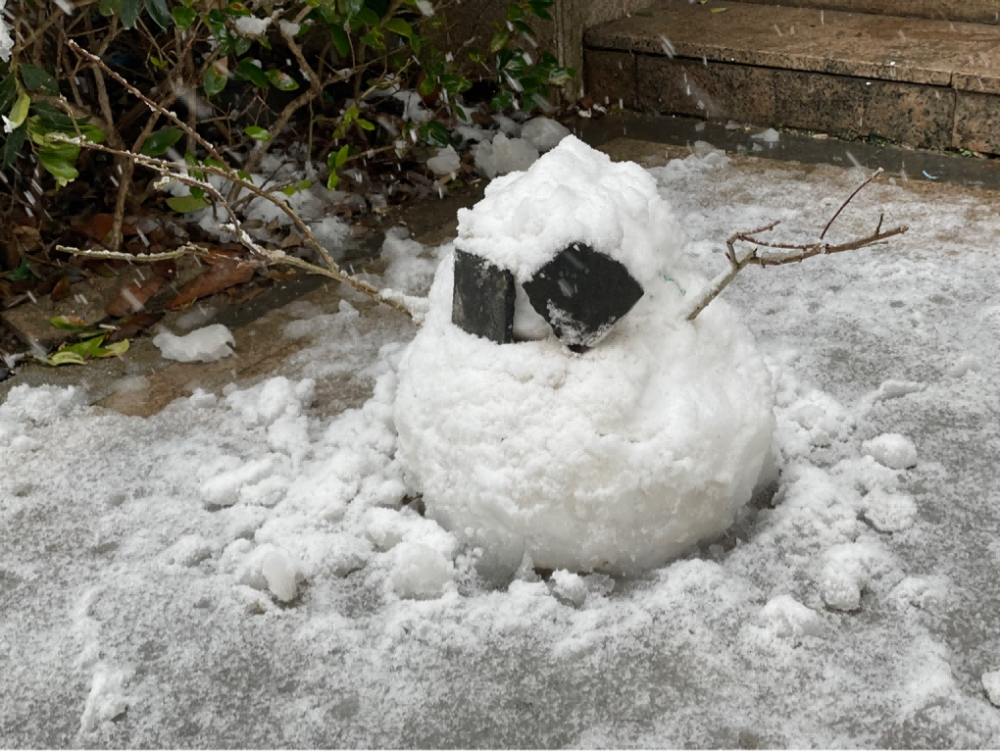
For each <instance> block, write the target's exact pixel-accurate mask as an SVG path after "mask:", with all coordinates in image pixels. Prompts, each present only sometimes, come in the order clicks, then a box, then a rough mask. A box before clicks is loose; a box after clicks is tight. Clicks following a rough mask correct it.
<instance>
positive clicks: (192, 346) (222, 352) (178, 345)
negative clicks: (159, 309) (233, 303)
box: [153, 323, 236, 362]
mask: <svg viewBox="0 0 1000 751" xmlns="http://www.w3.org/2000/svg"><path fill="white" fill-rule="evenodd" d="M153 344H155V345H156V346H157V347H159V348H160V353H161V354H162V355H163V357H164V358H166V359H167V360H177V361H178V362H215V361H216V360H221V359H222V358H223V357H229V356H230V355H231V354H233V346H234V345H235V344H236V340H235V339H234V338H233V334H232V332H231V331H230V330H229V329H228V328H226V327H225V326H223V325H222V324H221V323H213V324H212V325H211V326H205V327H203V328H200V329H195V330H194V331H192V332H191V333H189V334H185V335H184V336H177V335H176V334H171V333H170V332H169V331H162V332H160V333H159V334H157V335H156V336H155V337H153Z"/></svg>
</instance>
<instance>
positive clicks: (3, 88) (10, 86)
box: [0, 73, 18, 112]
mask: <svg viewBox="0 0 1000 751" xmlns="http://www.w3.org/2000/svg"><path fill="white" fill-rule="evenodd" d="M17 96H18V90H17V79H15V78H14V74H13V73H9V74H8V75H7V77H6V78H4V79H3V81H0V112H6V111H7V110H9V109H10V108H11V107H13V106H14V102H15V101H16V100H17Z"/></svg>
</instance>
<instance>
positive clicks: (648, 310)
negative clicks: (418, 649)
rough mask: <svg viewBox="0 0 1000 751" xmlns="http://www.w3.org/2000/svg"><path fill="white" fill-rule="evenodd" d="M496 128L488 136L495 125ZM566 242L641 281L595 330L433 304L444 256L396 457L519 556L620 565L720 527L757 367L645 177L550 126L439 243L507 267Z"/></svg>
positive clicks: (746, 340) (760, 373)
mask: <svg viewBox="0 0 1000 751" xmlns="http://www.w3.org/2000/svg"><path fill="white" fill-rule="evenodd" d="M498 137H499V136H498ZM572 242H583V243H586V244H588V245H591V246H592V247H594V248H595V249H596V250H598V251H601V252H604V253H606V254H607V255H609V256H611V257H612V258H615V259H616V260H619V261H621V262H622V263H624V264H625V266H626V267H627V268H628V269H629V271H630V272H631V273H632V275H633V276H634V277H635V278H636V279H637V280H639V281H640V283H641V284H643V286H644V288H645V291H646V294H645V296H644V298H643V299H642V300H640V302H639V303H638V304H637V305H636V307H635V308H634V309H633V310H632V311H631V313H630V314H629V315H628V316H626V317H625V318H624V319H623V320H622V321H621V322H620V323H619V324H618V326H617V328H616V329H615V330H614V331H613V332H612V333H611V334H610V335H609V336H608V337H607V338H606V339H605V340H604V341H603V342H602V343H601V344H600V345H599V346H598V347H596V348H594V349H593V350H591V351H589V352H588V353H587V354H586V355H584V356H578V355H574V354H572V353H570V352H569V351H568V350H567V349H566V348H565V346H564V345H563V344H562V343H561V342H560V341H558V340H557V339H556V338H555V337H554V336H553V335H551V334H550V335H549V336H548V337H547V338H544V339H539V340H536V341H524V342H520V343H516V344H508V345H503V346H498V345H495V344H493V343H492V342H489V341H487V340H485V339H481V338H478V337H476V336H473V335H470V334H467V333H465V332H464V331H462V330H461V329H459V328H458V327H456V326H454V325H453V324H452V323H451V310H452V262H451V259H446V260H445V261H444V262H443V263H442V264H441V266H440V268H439V270H438V274H437V277H436V279H435V282H434V286H433V287H432V289H431V294H430V300H431V312H430V315H429V317H428V319H427V320H426V322H425V324H424V326H423V327H422V329H421V331H420V332H419V333H418V334H417V337H416V338H415V339H414V341H413V343H412V344H411V346H410V348H409V349H408V350H407V352H406V354H405V356H404V359H403V362H402V364H401V366H400V386H399V392H398V395H397V401H396V425H397V428H398V430H399V446H400V451H399V453H400V456H401V458H402V461H403V463H404V465H405V466H406V469H407V472H408V476H409V477H410V479H411V481H412V483H413V485H414V487H415V488H416V489H417V490H418V491H419V492H421V493H423V496H424V502H425V504H426V506H427V510H428V514H429V515H430V516H431V517H432V518H434V519H436V520H437V521H438V522H440V523H441V524H442V525H443V526H444V527H445V528H447V529H450V530H452V531H453V532H454V533H455V534H456V535H457V536H458V537H459V538H460V539H462V540H464V541H466V542H468V543H469V544H472V545H480V546H482V547H484V548H496V547H497V546H502V547H505V548H508V549H509V550H510V551H511V553H510V555H508V556H506V557H507V558H511V557H515V558H516V557H517V556H516V554H517V551H519V550H522V551H523V553H524V554H526V555H527V556H528V557H529V558H530V560H531V561H532V562H533V563H534V564H535V565H537V566H541V567H544V568H553V569H556V568H565V569H570V570H574V571H593V570H600V571H613V572H622V571H635V570H637V569H642V568H647V567H650V566H656V565H659V564H661V563H663V562H664V561H666V560H669V559H670V558H672V557H674V556H676V555H677V554H678V553H680V552H682V551H683V550H684V549H685V548H688V547H689V546H691V545H692V544H694V543H695V542H697V541H698V540H700V539H702V538H704V537H707V536H710V535H713V534H716V533H718V532H721V531H722V530H723V529H725V528H726V527H727V526H729V525H730V524H731V523H732V521H733V518H734V515H735V513H736V510H737V509H738V508H740V507H741V506H742V505H743V504H745V503H746V502H747V501H748V500H749V499H750V495H751V493H752V491H753V488H754V486H755V484H756V481H757V478H758V476H759V474H760V471H761V468H762V465H763V462H764V458H765V456H766V455H767V452H768V449H769V447H770V442H771V434H772V430H773V424H774V423H773V416H772V405H773V397H772V389H771V380H770V374H769V372H768V371H767V369H766V368H765V366H764V364H763V362H762V360H761V359H760V356H759V355H758V353H757V350H756V347H755V344H754V342H753V338H752V337H751V336H750V334H749V332H748V331H747V330H746V328H745V326H744V325H743V324H742V322H741V321H740V320H739V318H738V317H737V315H736V314H735V312H734V311H732V309H731V308H729V306H728V305H727V304H725V303H724V302H722V303H719V304H713V305H712V306H711V307H710V308H709V309H708V311H707V312H706V315H705V317H704V319H703V320H702V319H699V320H698V322H697V324H696V325H692V324H690V323H688V322H687V321H686V320H684V315H685V311H686V305H687V298H686V296H685V290H688V291H694V290H697V289H698V288H699V287H700V286H702V285H703V284H704V281H703V279H702V278H701V277H699V276H698V275H697V274H695V273H694V272H692V271H691V269H690V267H689V263H688V262H687V261H686V260H685V259H684V257H683V255H682V253H681V247H682V244H683V238H682V234H681V230H680V227H679V226H678V224H677V222H676V220H675V219H674V217H673V214H672V213H671V211H670V207H669V205H668V204H667V203H666V202H665V201H664V200H663V199H662V198H660V196H659V194H658V192H657V187H656V183H655V181H654V180H653V179H652V178H651V177H650V175H649V173H647V172H645V171H644V170H642V169H641V168H640V167H638V166H637V165H635V164H615V163H612V162H611V160H610V159H609V158H608V157H607V156H606V155H604V154H601V153H600V152H597V151H594V150H593V149H591V148H590V147H588V146H586V145H585V144H583V143H582V142H581V141H579V140H577V139H576V138H573V137H568V138H566V139H565V140H564V141H562V143H561V144H560V145H559V146H558V147H556V148H555V149H554V150H553V151H551V152H549V153H548V154H547V155H546V156H545V157H543V158H542V159H540V160H539V161H538V162H536V163H535V164H534V165H533V166H532V167H531V168H530V169H529V170H528V171H527V172H525V173H514V174H511V175H508V176H506V177H504V178H500V179H497V180H495V181H494V182H493V183H492V184H491V185H490V186H489V187H488V188H487V191H486V197H485V198H484V199H483V200H482V201H481V202H480V203H479V204H477V206H476V207H475V208H474V209H472V210H471V211H469V210H463V211H460V212H459V237H458V240H457V241H456V245H457V246H458V247H459V248H461V249H462V250H465V251H468V252H473V253H476V254H478V255H480V256H482V257H485V258H487V259H489V260H490V261H492V262H493V263H495V264H496V265H498V266H500V267H501V268H505V269H508V270H510V271H512V272H513V273H514V276H515V278H516V280H517V281H518V282H519V283H523V282H524V281H526V280H527V279H528V278H530V277H531V275H532V274H533V273H534V272H535V271H537V270H538V268H539V267H541V266H542V265H543V264H544V263H546V262H547V261H548V260H549V259H550V258H551V257H552V256H553V255H555V254H556V253H557V252H559V251H560V250H562V249H563V248H564V247H566V246H567V245H569V244H570V243H572Z"/></svg>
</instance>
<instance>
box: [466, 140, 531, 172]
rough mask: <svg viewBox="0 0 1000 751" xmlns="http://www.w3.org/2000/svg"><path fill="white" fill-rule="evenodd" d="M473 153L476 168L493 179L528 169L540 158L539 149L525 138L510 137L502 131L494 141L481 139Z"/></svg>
mask: <svg viewBox="0 0 1000 751" xmlns="http://www.w3.org/2000/svg"><path fill="white" fill-rule="evenodd" d="M473 155H474V158H475V165H476V169H478V170H479V171H480V172H482V173H483V174H484V175H485V176H486V177H488V178H490V179H491V180H492V179H493V178H494V177H496V176H497V175H506V174H509V173H511V172H518V171H521V170H526V169H528V167H530V166H531V165H532V164H533V163H534V162H535V161H536V160H537V159H538V149H537V148H535V147H534V146H532V145H531V144H530V143H529V142H528V141H526V140H524V139H523V138H508V137H507V136H506V135H505V134H504V133H503V132H500V133H497V134H496V135H495V136H493V140H492V141H487V140H483V141H480V142H479V143H478V144H477V145H476V148H475V151H474V152H473Z"/></svg>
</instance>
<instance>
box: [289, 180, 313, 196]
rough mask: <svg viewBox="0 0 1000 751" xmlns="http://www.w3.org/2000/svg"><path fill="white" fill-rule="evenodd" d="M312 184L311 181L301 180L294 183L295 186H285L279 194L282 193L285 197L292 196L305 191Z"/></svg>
mask: <svg viewBox="0 0 1000 751" xmlns="http://www.w3.org/2000/svg"><path fill="white" fill-rule="evenodd" d="M312 184H313V181H312V180H302V181H300V182H298V183H296V184H295V185H287V186H285V187H284V188H282V189H281V192H282V193H284V194H285V195H286V196H294V195H295V194H296V193H298V192H299V191H300V190H306V189H308V188H310V187H312Z"/></svg>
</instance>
